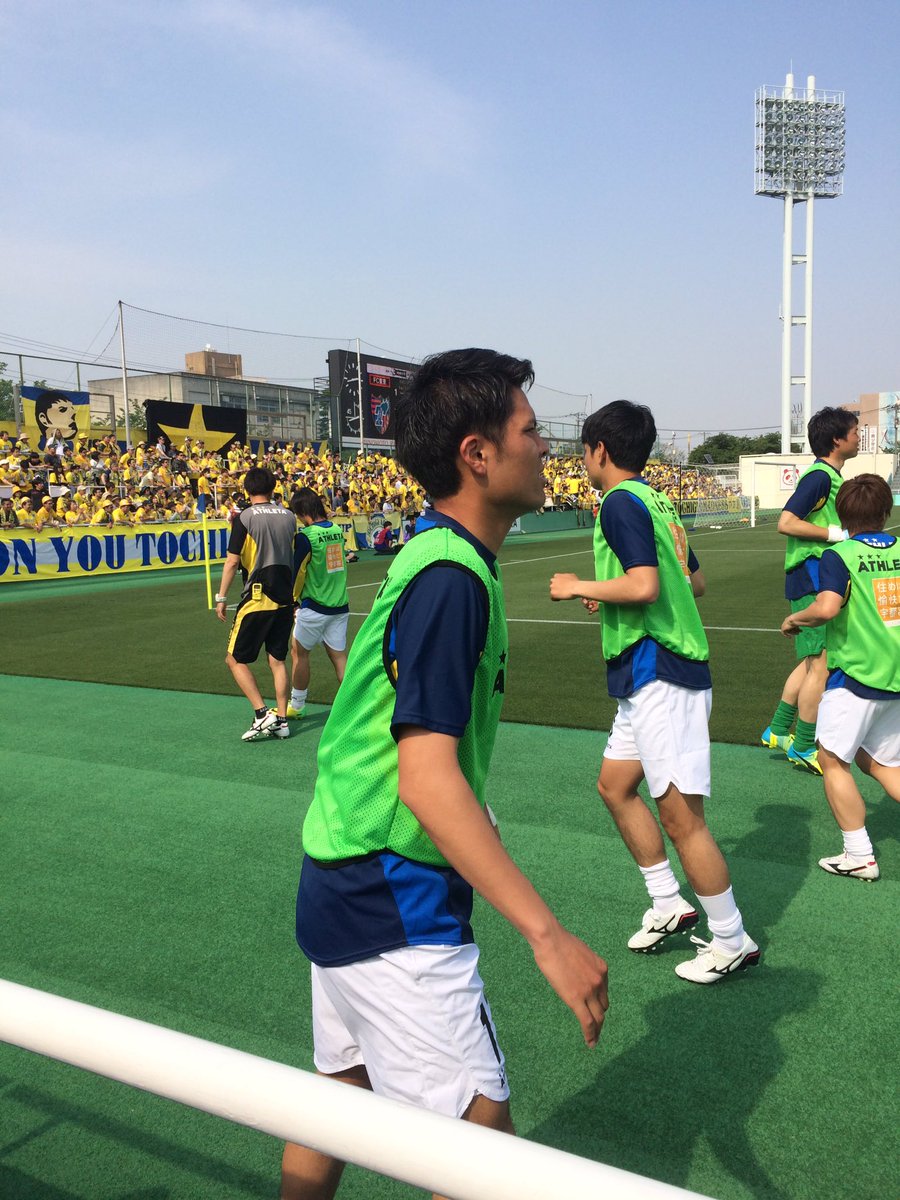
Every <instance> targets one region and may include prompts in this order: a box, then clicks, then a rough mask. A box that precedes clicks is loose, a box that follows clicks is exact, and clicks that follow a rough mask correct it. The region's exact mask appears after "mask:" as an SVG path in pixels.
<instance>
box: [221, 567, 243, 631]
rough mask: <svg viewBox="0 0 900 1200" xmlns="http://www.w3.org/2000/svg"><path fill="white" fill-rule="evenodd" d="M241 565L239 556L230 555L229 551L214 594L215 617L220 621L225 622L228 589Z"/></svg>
mask: <svg viewBox="0 0 900 1200" xmlns="http://www.w3.org/2000/svg"><path fill="white" fill-rule="evenodd" d="M240 565H241V556H240V555H239V554H232V553H231V552H230V551H229V553H228V554H226V555H225V563H224V565H223V567H222V582H221V583H220V584H219V590H218V592H217V594H216V616H217V617H218V618H219V620H220V621H224V620H225V611H226V605H227V603H228V600H227V597H228V589H229V588H230V587H231V584H232V581H233V579H234V577H235V575H236V574H237V569H238V567H239V566H240Z"/></svg>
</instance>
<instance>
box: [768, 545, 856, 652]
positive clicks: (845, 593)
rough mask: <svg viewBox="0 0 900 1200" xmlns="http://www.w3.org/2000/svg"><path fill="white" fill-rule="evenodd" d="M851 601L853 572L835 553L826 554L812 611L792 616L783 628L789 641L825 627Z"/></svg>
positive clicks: (830, 551)
mask: <svg viewBox="0 0 900 1200" xmlns="http://www.w3.org/2000/svg"><path fill="white" fill-rule="evenodd" d="M849 598H850V572H849V570H848V569H847V564H846V563H845V562H844V560H843V559H842V558H841V556H840V555H839V554H838V553H837V552H836V551H835V550H826V551H825V553H824V554H823V555H822V557H821V558H820V559H819V593H818V595H817V596H816V598H815V600H814V601H813V602H812V604H810V605H809V607H808V608H804V609H803V610H802V612H796V613H791V614H790V616H789V617H786V618H785V620H784V621H783V623H782V626H781V632H782V633H783V634H784V635H785V636H786V637H793V636H794V635H795V634H797V633H799V631H800V630H801V629H805V628H814V627H815V626H817V625H825V624H826V623H827V622H828V621H831V620H832V619H833V618H834V617H836V616H837V615H838V613H839V612H840V611H841V609H842V608H843V606H844V605H845V604H846V603H847V601H848V600H849Z"/></svg>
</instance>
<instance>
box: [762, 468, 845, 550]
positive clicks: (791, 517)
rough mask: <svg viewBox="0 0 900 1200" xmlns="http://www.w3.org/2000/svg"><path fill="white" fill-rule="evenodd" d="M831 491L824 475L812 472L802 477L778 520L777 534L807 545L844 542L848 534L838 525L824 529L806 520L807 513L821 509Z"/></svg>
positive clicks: (820, 472)
mask: <svg viewBox="0 0 900 1200" xmlns="http://www.w3.org/2000/svg"><path fill="white" fill-rule="evenodd" d="M830 491H831V483H830V482H829V479H828V476H827V475H825V474H824V472H822V471H811V472H810V473H809V474H808V475H805V476H804V477H803V478H802V479H801V480H800V483H799V484H798V485H797V490H796V491H795V492H794V494H793V496H791V498H790V500H788V502H787V504H786V505H785V506H784V508H783V509H782V511H781V514H780V516H779V517H778V532H779V533H781V534H783V535H784V536H785V537H794V538H800V539H802V540H804V541H807V542H842V541H844V539H845V538H846V536H847V535H846V534H845V533H844V531H843V530H842V529H841V527H840V525H828V526H826V527H823V526H821V525H813V523H812V522H811V521H807V520H806V518H807V517H808V516H809V515H810V513H813V512H817V511H818V510H819V509H820V508H821V507H822V505H823V504H824V503H825V501H826V500H827V499H828V496H829V493H830Z"/></svg>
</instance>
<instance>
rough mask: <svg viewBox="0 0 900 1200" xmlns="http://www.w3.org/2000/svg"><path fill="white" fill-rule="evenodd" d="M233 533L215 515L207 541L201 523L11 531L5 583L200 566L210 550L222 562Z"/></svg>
mask: <svg viewBox="0 0 900 1200" xmlns="http://www.w3.org/2000/svg"><path fill="white" fill-rule="evenodd" d="M228 535H229V527H228V522H227V521H210V522H209V523H208V529H207V534H206V540H205V541H204V537H203V529H202V528H201V526H200V525H199V524H190V525H183V524H180V525H176V524H174V523H173V524H166V525H135V526H134V527H133V528H129V529H126V530H123V529H121V528H116V527H114V528H112V529H99V528H90V527H84V528H76V529H68V530H60V531H58V532H54V531H51V530H45V531H44V532H42V533H35V532H34V531H33V530H28V529H17V530H14V531H7V532H4V533H2V534H0V584H2V583H21V582H23V581H26V580H29V579H71V578H72V577H73V576H85V575H115V574H118V573H120V572H121V573H125V572H129V571H158V570H162V569H163V568H168V567H196V566H199V565H200V564H201V563H202V562H204V561H205V558H206V557H207V555H208V557H209V561H210V562H217V561H218V562H220V561H222V560H223V559H224V558H225V555H226V553H227V549H228Z"/></svg>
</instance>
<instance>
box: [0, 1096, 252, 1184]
mask: <svg viewBox="0 0 900 1200" xmlns="http://www.w3.org/2000/svg"><path fill="white" fill-rule="evenodd" d="M4 1099H5V1100H7V1101H12V1102H15V1103H17V1104H20V1105H22V1107H23V1108H28V1109H31V1110H33V1112H34V1124H33V1126H32V1128H31V1129H30V1130H28V1132H27V1133H25V1134H23V1135H22V1136H21V1137H18V1138H16V1140H15V1141H14V1142H12V1143H6V1144H0V1157H8V1156H9V1155H10V1154H12V1153H13V1152H14V1151H16V1150H19V1149H20V1148H22V1147H23V1146H25V1145H26V1144H28V1143H31V1142H37V1143H38V1145H39V1143H40V1139H42V1138H44V1137H47V1138H48V1139H49V1140H48V1143H47V1144H48V1147H49V1146H52V1145H53V1144H54V1142H55V1137H54V1135H55V1133H56V1130H57V1129H58V1128H59V1127H61V1126H63V1125H68V1126H73V1125H74V1126H76V1127H77V1128H79V1129H81V1130H84V1131H85V1132H87V1133H90V1134H91V1135H92V1136H93V1137H96V1138H98V1139H100V1140H102V1141H106V1142H117V1143H119V1145H120V1146H121V1147H122V1148H123V1149H124V1151H125V1152H126V1153H128V1154H134V1153H140V1154H144V1155H146V1156H147V1157H148V1158H153V1159H158V1160H160V1162H161V1163H162V1164H164V1165H163V1167H162V1169H163V1170H170V1169H172V1168H174V1169H176V1170H178V1171H182V1172H185V1173H189V1174H191V1175H195V1176H198V1177H199V1178H202V1179H203V1180H205V1181H208V1182H211V1183H213V1184H215V1185H217V1186H219V1187H221V1188H229V1189H233V1190H240V1191H241V1192H242V1193H243V1194H245V1195H247V1196H260V1197H267V1198H268V1197H271V1196H272V1194H273V1187H274V1186H275V1185H274V1184H273V1182H272V1179H271V1178H268V1177H264V1176H261V1175H258V1174H256V1173H255V1172H253V1171H247V1170H244V1169H242V1168H240V1167H236V1166H230V1165H229V1164H227V1163H224V1162H222V1161H221V1159H218V1158H215V1157H214V1156H213V1155H212V1154H202V1153H198V1152H197V1151H196V1150H191V1149H189V1148H188V1147H186V1146H182V1145H178V1144H177V1143H175V1142H171V1141H169V1140H167V1139H166V1138H164V1137H160V1136H159V1135H158V1134H154V1133H151V1132H149V1131H148V1130H147V1129H142V1128H140V1127H139V1126H136V1125H132V1124H128V1123H127V1122H125V1121H118V1120H116V1119H115V1118H113V1117H109V1116H107V1115H106V1114H102V1113H97V1112H92V1111H91V1110H90V1109H87V1108H84V1107H82V1106H80V1105H77V1104H71V1103H69V1102H68V1101H66V1100H63V1099H61V1098H60V1097H59V1096H54V1095H52V1094H51V1093H49V1092H45V1091H42V1090H41V1089H39V1088H34V1087H29V1086H28V1085H27V1084H19V1085H17V1086H14V1087H12V1088H10V1089H9V1090H8V1091H6V1092H5V1093H4ZM47 1153H48V1154H52V1153H53V1151H52V1150H51V1149H49V1148H48V1150H47ZM111 1162H112V1160H110V1164H111ZM9 1178H14V1179H15V1185H16V1190H14V1191H6V1190H3V1191H0V1195H2V1196H9V1197H13V1196H15V1197H16V1200H57V1198H58V1200H63V1198H66V1200H68V1198H69V1197H72V1196H75V1195H76V1193H70V1192H68V1191H60V1190H58V1189H56V1188H53V1187H51V1186H50V1185H49V1184H47V1183H44V1182H42V1181H41V1180H39V1179H35V1178H33V1177H32V1176H30V1175H27V1174H25V1173H24V1172H20V1171H18V1170H15V1169H12V1173H11V1175H10V1168H8V1167H4V1166H3V1165H2V1163H0V1184H2V1185H4V1187H5V1186H6V1185H7V1182H8V1179H9ZM111 1184H112V1181H111V1180H110V1179H109V1178H107V1179H105V1180H104V1191H103V1195H105V1196H108V1197H110V1198H112V1197H115V1200H157V1198H158V1197H159V1198H162V1197H165V1196H169V1195H171V1186H164V1187H152V1186H151V1187H147V1188H141V1189H138V1190H137V1191H135V1190H131V1191H128V1192H115V1191H114V1190H111ZM81 1194H82V1193H80V1192H79V1193H77V1195H79V1196H80V1195H81Z"/></svg>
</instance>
